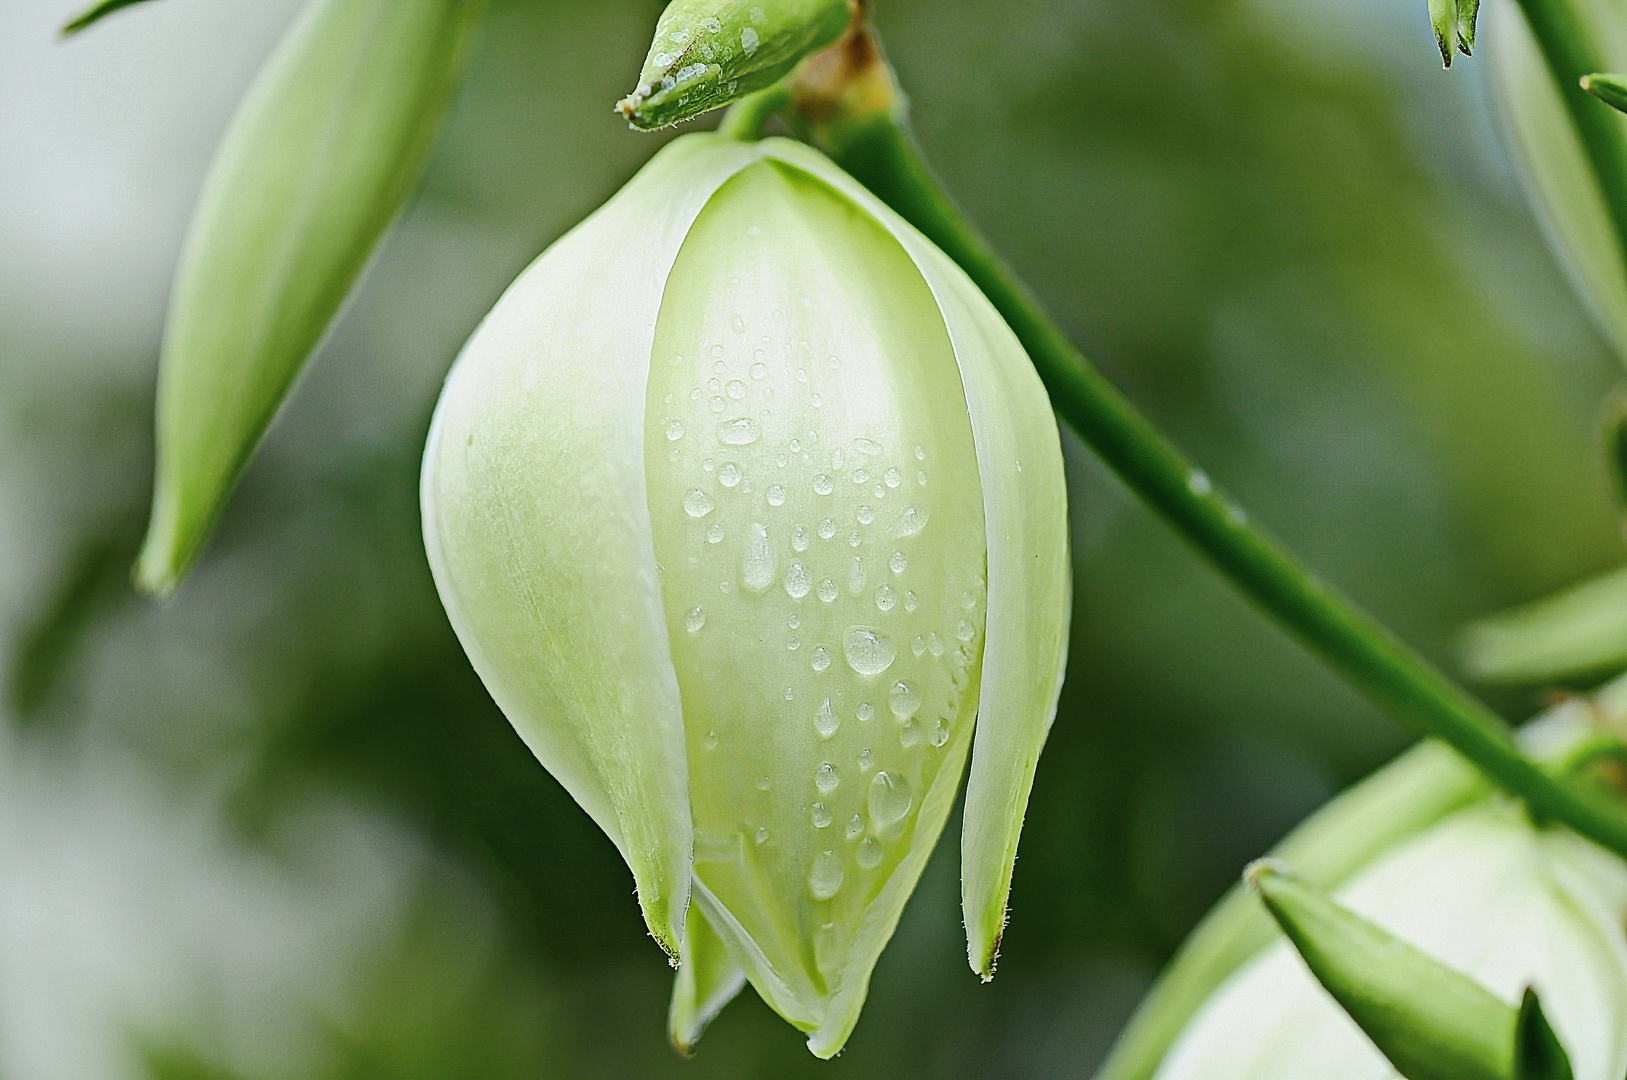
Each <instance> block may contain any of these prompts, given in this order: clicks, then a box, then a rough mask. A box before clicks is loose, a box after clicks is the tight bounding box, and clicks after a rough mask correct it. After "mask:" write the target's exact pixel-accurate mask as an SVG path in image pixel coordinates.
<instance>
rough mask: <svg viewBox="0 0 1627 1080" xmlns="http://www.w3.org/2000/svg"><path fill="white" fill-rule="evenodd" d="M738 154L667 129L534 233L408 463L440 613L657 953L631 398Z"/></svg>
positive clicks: (665, 769)
mask: <svg viewBox="0 0 1627 1080" xmlns="http://www.w3.org/2000/svg"><path fill="white" fill-rule="evenodd" d="M754 157H755V151H754V149H753V148H751V147H749V146H746V145H744V144H735V143H727V142H726V141H724V140H703V141H699V142H697V141H682V142H679V143H675V144H673V145H672V146H669V147H668V148H666V149H665V150H663V151H662V152H661V153H660V154H658V155H657V156H656V157H655V158H654V159H653V160H652V161H651V163H650V164H649V165H648V166H646V167H645V169H644V170H643V171H642V172H640V173H639V175H638V176H637V177H635V178H634V179H633V180H632V181H631V182H630V183H629V184H628V185H627V187H625V188H624V189H622V191H621V192H620V193H619V194H618V195H617V196H616V197H615V198H613V199H612V200H611V201H610V202H609V203H608V204H606V205H605V207H603V208H602V209H600V210H599V211H598V212H597V213H596V214H594V215H593V216H592V217H590V218H589V219H588V220H587V221H585V222H584V223H583V224H582V225H580V226H579V227H577V228H576V229H575V230H574V231H572V232H571V233H570V234H568V235H567V236H565V237H564V238H563V239H561V240H560V241H559V242H557V243H556V244H555V245H554V246H553V247H551V248H549V249H548V251H547V252H545V253H544V254H543V255H542V257H541V258H539V259H538V260H537V261H536V262H535V263H533V264H532V265H531V267H530V268H529V269H527V270H526V271H525V273H523V274H522V275H521V276H520V277H519V279H518V280H517V281H515V283H514V284H513V285H512V286H511V287H510V288H509V290H508V291H507V292H506V293H505V294H504V296H503V298H502V299H501V300H499V301H498V303H497V306H496V307H495V308H493V310H492V312H491V314H490V315H488V316H487V317H486V319H485V321H484V322H483V323H482V324H481V326H480V328H479V329H478V330H477V331H476V332H475V334H474V336H473V337H472V338H471V339H470V341H469V344H468V345H467V346H465V348H464V351H463V354H462V356H460V358H459V359H458V362H457V365H456V366H455V367H454V368H453V370H452V373H451V375H449V376H448V379H447V385H446V390H445V392H444V393H443V395H442V397H441V401H440V404H439V406H438V407H437V409H436V414H435V420H434V424H433V426H432V428H431V431H430V438H429V446H428V448H427V450H426V452H425V457H424V474H423V488H422V498H423V517H424V540H425V546H426V548H427V549H428V553H429V559H430V565H431V567H432V569H433V570H434V573H435V582H436V585H437V587H438V588H439V590H440V594H441V599H442V601H443V603H444V604H445V606H446V609H447V612H448V614H449V615H450V617H451V620H452V625H453V627H454V628H455V629H456V630H457V632H458V636H459V638H460V639H461V640H462V642H463V646H464V648H465V650H466V651H467V652H468V654H469V657H470V660H471V661H472V662H473V663H474V666H475V669H476V670H477V671H478V672H479V673H480V676H481V678H482V679H483V680H484V681H485V684H486V687H487V689H488V690H490V691H491V694H492V696H493V698H495V699H496V701H497V703H498V705H499V706H501V707H502V709H503V711H504V713H505V714H506V715H507V716H508V718H509V720H510V721H511V722H512V723H513V724H514V726H515V728H516V729H517V730H518V731H519V733H520V735H521V737H522V738H524V739H525V741H526V743H527V744H528V745H529V746H530V747H531V749H532V751H533V752H534V753H535V754H536V755H537V758H538V759H539V760H540V761H541V762H542V763H543V764H544V765H545V766H546V767H547V768H548V770H549V771H550V772H551V773H553V774H554V776H555V777H557V778H558V779H559V781H560V783H562V784H563V785H564V786H565V788H566V790H567V791H569V792H570V793H571V795H572V797H574V798H575V799H576V801H577V802H578V803H580V804H581V805H582V806H583V808H584V809H586V810H587V811H588V813H589V814H591V815H592V816H593V819H594V820H595V821H596V822H598V824H599V825H600V827H601V828H603V829H604V830H605V832H606V833H607V834H608V835H609V836H610V837H611V839H612V840H614V841H615V842H616V844H617V846H618V847H619V848H620V850H621V852H622V855H623V856H624V857H625V858H626V860H627V863H628V865H629V866H630V867H631V868H632V871H633V876H634V878H635V880H636V882H637V885H638V895H639V902H640V904H641V905H642V906H643V909H644V915H645V919H646V921H647V922H648V923H649V926H650V930H651V933H653V934H654V935H655V937H656V940H657V941H659V942H660V943H661V944H662V945H663V946H664V947H665V948H666V949H667V950H668V951H669V952H670V953H671V954H672V955H673V956H675V957H676V956H677V954H678V944H679V941H680V940H681V936H682V935H681V932H680V931H681V928H682V925H683V922H682V920H683V918H684V911H685V908H686V902H687V896H688V893H689V873H690V815H689V795H688V790H687V783H686V765H685V747H684V721H683V716H682V712H681V709H680V700H679V693H678V685H677V679H676V677H675V674H674V671H673V666H672V659H671V655H670V652H669V649H670V645H669V641H668V637H667V620H666V616H665V613H664V611H663V608H662V599H661V582H660V580H659V577H658V570H657V566H656V562H655V551H654V548H653V546H652V543H651V531H650V514H649V507H648V504H647V502H646V497H645V469H644V430H645V427H644V394H645V384H646V381H647V379H648V377H649V372H650V350H651V346H652V344H653V342H654V337H655V322H656V318H655V317H656V313H657V311H658V310H659V309H660V304H661V294H662V290H663V288H664V287H665V284H666V279H667V274H668V272H669V270H670V268H671V266H672V263H673V261H674V260H675V259H676V258H677V256H678V250H679V247H680V245H681V244H682V243H683V239H684V236H685V234H686V233H687V232H688V231H689V227H690V225H691V224H692V223H693V221H694V220H695V217H696V215H698V214H699V213H700V212H701V210H702V208H703V207H704V206H705V205H706V202H707V200H708V199H709V198H710V196H711V194H712V192H713V191H714V190H715V189H716V187H717V186H718V185H719V184H721V183H722V182H723V181H724V180H726V179H727V178H728V177H729V176H731V175H732V174H733V173H734V172H735V171H736V170H737V169H738V168H740V167H741V165H742V164H744V163H745V162H747V161H749V160H751V159H752V158H754Z"/></svg>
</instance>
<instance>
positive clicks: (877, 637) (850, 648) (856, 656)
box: [842, 626, 898, 675]
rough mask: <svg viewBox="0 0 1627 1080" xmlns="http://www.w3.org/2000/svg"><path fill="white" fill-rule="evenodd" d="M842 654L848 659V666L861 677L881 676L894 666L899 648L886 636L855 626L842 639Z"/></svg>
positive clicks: (867, 628) (864, 627)
mask: <svg viewBox="0 0 1627 1080" xmlns="http://www.w3.org/2000/svg"><path fill="white" fill-rule="evenodd" d="M842 654H843V655H844V656H846V657H847V666H848V667H850V668H852V669H853V670H854V671H856V672H858V673H859V674H860V675H880V674H881V673H882V672H883V671H886V670H887V669H888V668H890V667H892V666H893V660H894V658H896V657H897V656H898V647H897V646H895V645H894V644H893V641H892V639H891V638H889V637H887V636H886V635H885V634H878V633H876V632H875V631H874V630H872V629H870V628H869V627H867V626H855V627H852V628H850V629H849V630H848V632H847V634H846V636H844V637H843V638H842Z"/></svg>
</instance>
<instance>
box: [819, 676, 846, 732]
mask: <svg viewBox="0 0 1627 1080" xmlns="http://www.w3.org/2000/svg"><path fill="white" fill-rule="evenodd" d="M826 663H829V661H828V660H827V661H826ZM841 726H842V720H841V718H840V717H839V716H837V715H836V710H835V709H834V708H832V707H831V703H830V698H826V699H825V700H824V702H823V703H821V704H820V706H819V708H817V709H815V710H814V730H815V731H817V732H819V737H820V738H821V739H828V738H830V737H831V736H832V735H835V734H836V729H837V728H839V727H841Z"/></svg>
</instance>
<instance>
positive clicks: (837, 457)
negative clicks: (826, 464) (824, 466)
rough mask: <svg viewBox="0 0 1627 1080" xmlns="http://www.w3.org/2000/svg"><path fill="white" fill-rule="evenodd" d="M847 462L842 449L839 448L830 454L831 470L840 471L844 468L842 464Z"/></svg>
mask: <svg viewBox="0 0 1627 1080" xmlns="http://www.w3.org/2000/svg"><path fill="white" fill-rule="evenodd" d="M846 460H847V459H846V458H845V457H844V456H843V455H842V449H841V447H837V448H836V449H835V450H832V451H831V452H830V467H831V468H833V469H840V468H841V467H842V462H844V461H846Z"/></svg>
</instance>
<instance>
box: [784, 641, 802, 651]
mask: <svg viewBox="0 0 1627 1080" xmlns="http://www.w3.org/2000/svg"><path fill="white" fill-rule="evenodd" d="M785 648H786V651H788V652H796V651H797V650H798V649H800V648H802V639H801V638H792V639H791V640H790V641H787V642H786V643H785Z"/></svg>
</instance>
